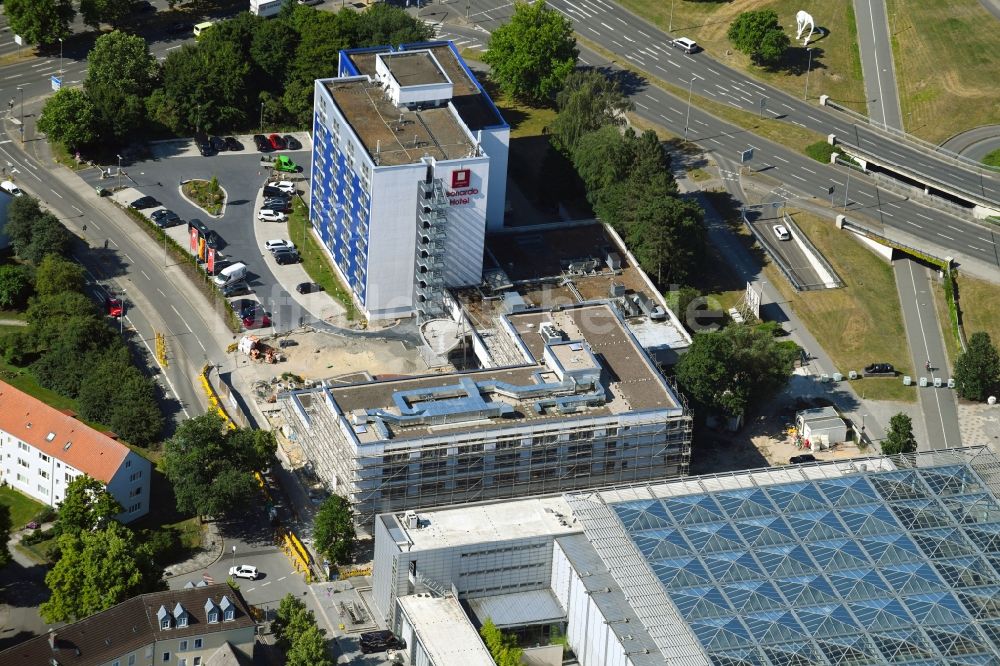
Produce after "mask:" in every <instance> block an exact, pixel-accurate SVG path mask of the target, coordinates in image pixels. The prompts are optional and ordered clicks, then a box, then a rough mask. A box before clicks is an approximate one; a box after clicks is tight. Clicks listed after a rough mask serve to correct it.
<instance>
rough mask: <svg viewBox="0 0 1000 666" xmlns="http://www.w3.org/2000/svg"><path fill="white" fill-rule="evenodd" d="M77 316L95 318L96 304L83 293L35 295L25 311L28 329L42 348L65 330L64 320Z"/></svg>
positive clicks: (52, 342)
mask: <svg viewBox="0 0 1000 666" xmlns="http://www.w3.org/2000/svg"><path fill="white" fill-rule="evenodd" d="M77 317H79V318H92V319H96V318H97V306H96V305H94V302H93V301H92V300H90V299H89V298H87V297H86V296H84V295H83V294H80V293H74V292H64V293H61V294H54V295H52V296H35V297H34V298H32V299H31V300H30V301H29V303H28V309H27V310H26V311H25V319H26V320H27V322H28V330H29V332H30V333H31V335H32V337H33V338H34V340H35V342H36V344H38V346H39V347H41V348H42V349H45V348H47V347H49V346H50V345H52V344H55V342H56V341H57V340H58V339H59V338H60V337H61V336H62V335H63V333H64V332H65V329H66V326H65V323H66V321H67V320H69V319H71V318H77Z"/></svg>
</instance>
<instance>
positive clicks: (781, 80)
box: [619, 0, 976, 112]
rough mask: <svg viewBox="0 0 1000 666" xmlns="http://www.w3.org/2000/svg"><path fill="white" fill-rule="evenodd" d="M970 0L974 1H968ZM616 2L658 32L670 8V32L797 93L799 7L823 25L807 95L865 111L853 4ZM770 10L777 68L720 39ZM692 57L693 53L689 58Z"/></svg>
mask: <svg viewBox="0 0 1000 666" xmlns="http://www.w3.org/2000/svg"><path fill="white" fill-rule="evenodd" d="M971 1H972V2H975V1H976V0H971ZM619 2H620V4H622V5H623V6H625V7H626V8H628V9H630V10H632V11H633V12H635V13H636V14H639V15H640V16H642V17H644V18H646V19H647V20H649V21H651V22H653V23H655V24H656V25H657V26H659V27H660V28H661V29H662V30H667V28H668V27H669V26H670V13H671V11H673V32H672V36H674V37H678V36H684V37H690V38H691V39H693V40H695V41H696V42H698V43H699V44H700V45H701V46H702V48H704V49H705V51H706V53H707V54H708V55H709V56H711V57H712V58H713V59H715V60H718V61H719V62H722V63H725V64H726V65H728V66H730V67H733V68H735V69H739V70H744V71H746V72H747V73H748V74H749V75H750V76H752V77H754V78H757V79H760V80H762V81H766V82H767V83H769V84H771V85H773V86H774V87H776V88H780V89H781V90H784V91H786V92H788V93H791V94H793V95H799V96H801V95H803V94H804V93H805V88H806V70H807V68H808V65H809V54H808V52H807V50H806V49H805V48H804V47H803V46H802V42H801V41H799V42H796V41H795V14H796V13H797V12H798V11H799V10H800V9H804V10H806V11H807V12H809V13H810V14H812V16H813V18H814V19H815V20H816V26H817V27H820V26H822V27H823V28H826V30H827V31H828V34H826V35H825V36H823V35H822V34H820V33H817V32H814V33H813V37H812V41H811V43H810V46H811V47H812V71H811V73H810V74H809V97H810V99H818V98H819V96H820V95H829V96H830V97H831V98H833V99H835V100H837V101H839V102H840V103H842V104H844V105H846V106H849V107H851V108H853V109H855V110H856V111H860V112H866V111H867V109H866V108H865V107H866V104H865V92H864V80H863V78H862V75H861V59H860V56H859V54H858V47H857V43H858V40H857V28H856V23H855V20H854V11H853V4H852V3H851V2H849V1H848V0H841V1H840V2H830V1H829V0H739V2H729V1H728V0H726V1H722V0H714V1H713V0H702V1H699V2H690V1H688V0H670V1H668V0H619ZM759 9H772V10H774V11H775V13H776V14H777V15H778V22H779V23H780V24H781V25H782V26H783V27H784V29H785V34H787V35H788V37H789V38H790V39H791V40H792V45H791V47H790V48H789V49H788V51H787V53H786V56H785V62H784V63H783V66H782V67H781V69H780V70H778V71H773V72H772V71H769V70H765V69H761V68H760V67H757V66H755V65H753V64H751V63H750V59H749V58H748V57H747V56H745V55H743V54H742V53H739V52H737V51H736V50H735V49H733V46H732V44H731V43H730V42H729V39H728V38H727V37H726V31H727V30H728V29H729V25H730V24H731V23H732V22H733V20H734V19H735V18H736V16H738V15H739V14H740V13H741V12H745V11H751V10H759ZM695 57H697V56H695Z"/></svg>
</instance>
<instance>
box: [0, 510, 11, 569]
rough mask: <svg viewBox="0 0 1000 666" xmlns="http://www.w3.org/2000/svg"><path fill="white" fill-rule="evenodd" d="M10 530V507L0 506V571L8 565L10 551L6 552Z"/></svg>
mask: <svg viewBox="0 0 1000 666" xmlns="http://www.w3.org/2000/svg"><path fill="white" fill-rule="evenodd" d="M10 528H11V522H10V507H9V506H8V505H6V504H0V569H2V568H4V567H5V566H7V565H8V564H10V551H9V550H7V541H8V540H9V539H10Z"/></svg>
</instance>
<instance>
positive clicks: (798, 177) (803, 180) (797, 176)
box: [788, 173, 806, 183]
mask: <svg viewBox="0 0 1000 666" xmlns="http://www.w3.org/2000/svg"><path fill="white" fill-rule="evenodd" d="M788 175H789V176H791V177H792V178H795V179H797V180H801V181H802V182H803V183H804V182H806V179H805V178H803V177H802V176H799V175H798V174H794V173H790V174H788Z"/></svg>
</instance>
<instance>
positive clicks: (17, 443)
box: [0, 381, 152, 523]
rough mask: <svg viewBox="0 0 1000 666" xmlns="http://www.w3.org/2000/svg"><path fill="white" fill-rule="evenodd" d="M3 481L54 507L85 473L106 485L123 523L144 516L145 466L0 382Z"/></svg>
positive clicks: (111, 442)
mask: <svg viewBox="0 0 1000 666" xmlns="http://www.w3.org/2000/svg"><path fill="white" fill-rule="evenodd" d="M0 456H2V465H0V471H2V478H3V481H4V482H6V483H7V485H9V486H10V487H12V488H14V489H15V490H18V491H20V492H22V493H24V494H25V495H28V496H29V497H32V498H34V499H36V500H38V501H39V502H42V503H44V504H48V505H49V506H59V503H60V502H61V501H62V500H63V498H64V497H65V492H66V486H68V485H69V483H70V481H72V480H73V479H75V478H76V477H78V476H80V475H81V474H86V475H88V476H90V477H92V478H94V479H97V480H98V481H101V482H102V483H104V484H105V485H106V486H107V489H108V492H110V493H111V495H113V496H114V498H115V499H116V500H118V503H119V504H121V505H122V507H123V508H124V509H125V511H124V512H123V513H122V514H121V515H120V516H118V520H120V521H121V522H124V523H127V522H131V521H133V520H135V519H137V518H141V517H142V516H144V515H146V514H147V513H149V501H150V497H149V486H150V477H151V475H152V474H151V473H152V466H151V465H150V462H149V461H148V460H146V459H145V458H143V457H142V456H140V455H139V454H137V453H135V452H134V451H132V450H131V449H129V448H128V447H127V446H125V445H124V444H122V443H121V442H117V441H115V440H114V439H112V438H111V437H109V436H108V435H106V434H104V433H101V432H98V431H97V430H94V429H93V428H91V427H90V426H88V425H86V424H85V423H83V422H81V421H80V420H78V419H76V418H75V417H74V416H72V415H71V414H68V413H66V412H63V411H60V410H58V409H55V408H54V407H50V406H49V405H46V404H45V403H44V402H42V401H41V400H38V399H36V398H33V397H32V396H30V395H28V394H27V393H24V392H23V391H19V390H17V389H16V388H14V387H13V386H11V385H10V384H7V383H6V382H2V381H0Z"/></svg>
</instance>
